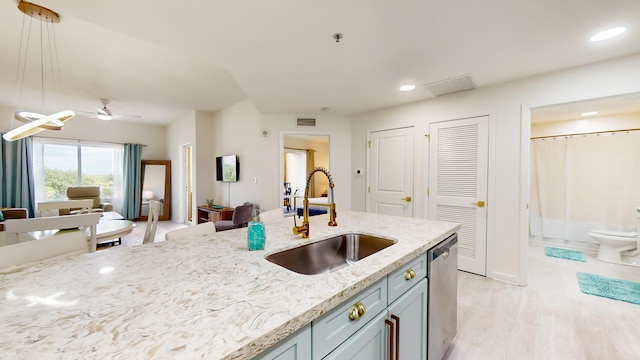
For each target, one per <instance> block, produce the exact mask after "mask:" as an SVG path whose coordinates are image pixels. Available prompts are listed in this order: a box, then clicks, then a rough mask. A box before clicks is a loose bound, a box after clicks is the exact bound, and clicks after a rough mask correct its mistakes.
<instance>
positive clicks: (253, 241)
mask: <svg viewBox="0 0 640 360" xmlns="http://www.w3.org/2000/svg"><path fill="white" fill-rule="evenodd" d="M248 226H249V229H248V230H247V245H248V247H249V250H264V240H265V233H264V223H263V222H262V221H260V210H256V216H254V217H253V220H252V221H249V225H248Z"/></svg>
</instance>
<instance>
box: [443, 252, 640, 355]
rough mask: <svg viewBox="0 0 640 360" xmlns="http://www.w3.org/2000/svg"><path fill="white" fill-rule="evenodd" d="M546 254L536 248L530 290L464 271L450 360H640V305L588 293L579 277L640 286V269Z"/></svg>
mask: <svg viewBox="0 0 640 360" xmlns="http://www.w3.org/2000/svg"><path fill="white" fill-rule="evenodd" d="M584 255H585V257H586V259H587V262H577V261H571V260H564V259H559V258H553V257H548V256H545V254H544V247H543V246H537V245H530V246H529V254H528V258H529V259H528V264H529V267H528V286H526V287H522V286H517V285H512V284H507V283H504V282H501V281H496V280H491V279H487V278H484V277H481V276H477V275H473V274H469V273H465V272H462V271H459V272H458V335H457V337H456V338H455V340H454V345H453V346H452V348H451V349H450V351H449V355H448V357H447V359H448V360H467V359H492V360H493V359H519V360H522V359H598V360H600V359H616V360H617V359H640V341H639V339H640V335H638V334H639V333H638V329H640V305H635V304H630V303H626V302H622V301H616V300H611V299H607V298H602V297H598V296H593V295H587V294H583V293H582V292H581V291H580V288H579V286H578V281H577V278H576V272H587V273H592V274H597V275H602V276H606V277H611V278H617V279H625V280H631V281H636V282H640V268H638V267H632V266H624V265H616V264H609V263H605V262H602V261H599V260H597V259H596V254H595V253H587V252H585V253H584Z"/></svg>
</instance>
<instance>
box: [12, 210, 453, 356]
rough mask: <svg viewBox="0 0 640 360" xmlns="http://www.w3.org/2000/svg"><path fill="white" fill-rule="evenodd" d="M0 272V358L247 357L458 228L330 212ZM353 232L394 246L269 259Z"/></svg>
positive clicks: (387, 217)
mask: <svg viewBox="0 0 640 360" xmlns="http://www.w3.org/2000/svg"><path fill="white" fill-rule="evenodd" d="M327 220H328V217H327V216H326V215H321V216H314V217H311V218H310V222H311V226H310V228H311V231H310V238H309V239H304V240H303V239H301V237H300V236H294V235H293V234H292V233H291V227H292V225H293V221H292V220H291V219H286V220H285V221H284V222H281V223H278V224H268V225H266V234H267V240H266V247H265V250H263V251H248V250H247V241H246V237H247V229H246V228H243V229H238V230H231V231H224V232H219V233H215V234H211V235H207V236H191V237H188V238H184V239H179V240H175V241H170V242H160V243H155V244H147V245H141V246H135V247H121V248H112V249H108V250H104V251H98V252H95V253H90V254H86V255H81V256H77V257H74V258H67V259H63V260H60V259H58V260H51V261H45V262H41V263H33V264H28V265H24V266H15V267H11V268H5V269H0V349H2V351H1V352H0V359H49V358H64V359H127V360H130V359H172V358H180V359H195V358H203V359H205V358H206V359H250V358H251V357H253V356H255V355H257V354H258V353H259V352H261V351H262V350H264V349H266V348H268V347H270V346H272V345H274V344H276V343H277V342H278V341H280V340H281V339H283V338H285V337H286V336H288V335H289V334H292V333H294V332H295V331H296V330H298V329H300V328H302V327H303V326H305V325H306V324H308V323H310V322H311V321H312V320H313V319H315V318H317V317H318V316H320V315H321V314H323V313H325V312H326V311H328V310H330V309H332V308H333V307H335V306H336V305H339V304H340V303H342V302H343V301H344V300H346V299H348V298H349V297H351V296H353V295H355V294H356V293H358V292H359V291H360V290H362V289H364V288H366V287H367V286H369V285H371V284H372V283H374V282H375V281H377V280H379V279H381V278H382V277H384V276H386V275H387V274H388V273H390V272H391V271H393V270H395V269H397V268H398V267H400V266H401V265H403V264H404V263H406V262H408V261H409V260H411V259H413V258H415V257H417V256H418V255H420V254H422V253H424V252H425V251H426V250H428V249H429V248H431V247H433V246H434V245H436V244H437V243H438V242H440V241H441V240H444V239H445V238H446V237H447V236H449V235H450V234H453V233H454V232H455V231H457V230H458V229H459V225H458V224H453V223H448V222H440V221H432V220H424V219H411V218H400V217H391V216H382V215H377V214H370V213H363V212H351V211H341V212H338V218H337V221H338V226H337V227H329V226H327ZM347 232H361V233H367V234H375V235H378V236H383V237H387V238H391V239H395V240H397V243H396V244H394V245H393V246H390V247H388V248H386V249H384V250H382V251H380V252H378V253H376V254H373V255H371V256H369V257H367V258H365V259H362V260H360V261H359V262H357V263H355V264H353V265H350V266H347V267H344V268H342V269H340V270H337V271H334V272H331V273H324V274H318V275H301V274H297V273H294V272H292V271H289V270H286V269H284V268H282V267H280V266H278V265H275V264H272V263H270V262H269V261H267V260H265V259H264V257H265V256H266V255H268V254H270V253H273V252H276V251H279V250H282V249H284V248H290V247H295V246H299V245H302V244H305V243H307V242H314V241H318V240H321V239H323V238H327V237H329V236H331V235H335V234H341V233H347Z"/></svg>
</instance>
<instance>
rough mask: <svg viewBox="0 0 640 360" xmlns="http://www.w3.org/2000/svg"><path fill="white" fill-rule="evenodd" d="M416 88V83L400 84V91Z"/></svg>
mask: <svg viewBox="0 0 640 360" xmlns="http://www.w3.org/2000/svg"><path fill="white" fill-rule="evenodd" d="M415 88H416V86H415V85H402V86H400V91H411V90H413V89H415Z"/></svg>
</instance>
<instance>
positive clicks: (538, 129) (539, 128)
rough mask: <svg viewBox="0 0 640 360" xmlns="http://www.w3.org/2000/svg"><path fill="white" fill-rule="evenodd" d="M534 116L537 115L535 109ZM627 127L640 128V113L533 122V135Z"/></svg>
mask: <svg viewBox="0 0 640 360" xmlns="http://www.w3.org/2000/svg"><path fill="white" fill-rule="evenodd" d="M639 101H640V100H639ZM532 116H533V117H535V110H534V114H532ZM627 129H640V113H629V114H618V115H609V116H592V117H588V118H583V119H576V120H565V121H548V122H542V123H534V124H531V137H540V136H556V135H570V134H584V133H590V132H602V131H613V130H627Z"/></svg>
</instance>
